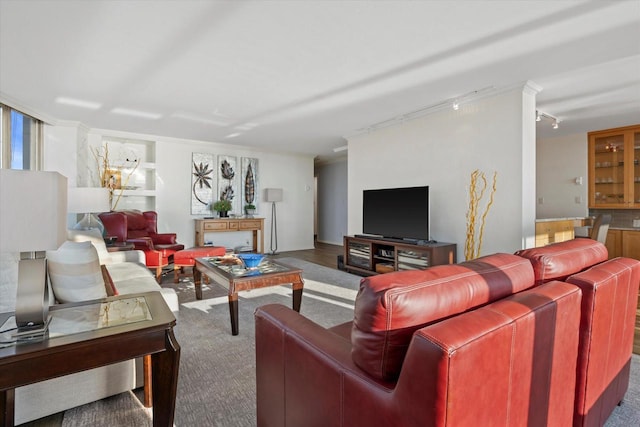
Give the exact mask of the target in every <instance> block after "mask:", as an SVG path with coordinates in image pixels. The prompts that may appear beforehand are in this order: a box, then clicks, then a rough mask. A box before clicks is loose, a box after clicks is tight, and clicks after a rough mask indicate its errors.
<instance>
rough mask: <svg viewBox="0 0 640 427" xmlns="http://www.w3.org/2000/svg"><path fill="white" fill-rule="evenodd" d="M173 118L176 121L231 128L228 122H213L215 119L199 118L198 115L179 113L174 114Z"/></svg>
mask: <svg viewBox="0 0 640 427" xmlns="http://www.w3.org/2000/svg"><path fill="white" fill-rule="evenodd" d="M171 117H175V118H176V119H183V120H190V121H192V122H198V123H206V124H209V125H214V126H220V127H226V126H229V123H228V122H226V121H222V120H213V119H210V118H207V117H202V116H198V115H197V114H192V113H185V112H177V113H173V114H172V115H171Z"/></svg>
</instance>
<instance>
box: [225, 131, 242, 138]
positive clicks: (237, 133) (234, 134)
mask: <svg viewBox="0 0 640 427" xmlns="http://www.w3.org/2000/svg"><path fill="white" fill-rule="evenodd" d="M240 135H242V133H240V132H235V133H230V134H229V135H227V136H225V138H235V137H236V136H240Z"/></svg>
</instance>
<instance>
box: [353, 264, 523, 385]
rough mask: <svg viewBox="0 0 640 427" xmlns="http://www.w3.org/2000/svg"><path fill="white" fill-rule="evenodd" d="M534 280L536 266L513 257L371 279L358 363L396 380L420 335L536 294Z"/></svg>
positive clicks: (357, 326)
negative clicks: (460, 316)
mask: <svg viewBox="0 0 640 427" xmlns="http://www.w3.org/2000/svg"><path fill="white" fill-rule="evenodd" d="M533 278H534V276H533V268H532V267H531V263H530V262H529V261H528V260H526V259H524V258H521V257H518V256H515V255H510V254H495V255H489V256H486V257H481V258H478V259H475V260H473V261H468V262H464V263H461V264H457V265H441V266H436V267H431V268H428V269H426V270H414V271H402V272H395V273H388V274H382V275H379V276H373V277H368V278H365V279H363V280H362V282H361V283H360V290H359V291H358V295H357V297H356V301H355V313H354V321H353V328H352V330H351V341H352V345H353V347H352V357H353V361H354V363H356V365H358V366H359V367H360V368H361V369H363V370H364V371H366V372H367V373H368V374H370V375H371V376H373V377H375V378H377V379H383V380H394V379H396V378H397V376H398V374H399V373H400V369H401V367H402V362H403V360H404V357H405V354H406V351H407V347H408V345H409V342H410V340H411V337H412V335H413V333H414V332H415V331H416V330H417V329H420V328H422V327H424V326H426V325H428V324H431V323H433V322H436V321H439V320H441V319H444V318H447V317H450V316H453V315H455V314H458V313H462V312H464V311H467V310H469V309H472V308H475V307H478V306H481V305H485V304H487V303H490V302H492V301H495V300H497V299H500V298H503V297H505V296H507V295H511V294H513V293H516V292H519V291H522V290H524V289H527V288H530V287H532V286H533V284H534V281H533Z"/></svg>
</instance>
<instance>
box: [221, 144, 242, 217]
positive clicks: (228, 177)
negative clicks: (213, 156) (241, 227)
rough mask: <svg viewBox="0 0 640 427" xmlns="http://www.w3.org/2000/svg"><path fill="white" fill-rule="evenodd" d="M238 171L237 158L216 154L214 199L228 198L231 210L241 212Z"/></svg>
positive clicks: (235, 212)
mask: <svg viewBox="0 0 640 427" xmlns="http://www.w3.org/2000/svg"><path fill="white" fill-rule="evenodd" d="M239 184H240V173H238V158H237V157H235V156H225V155H220V156H218V197H217V199H216V200H229V201H230V202H231V212H232V213H234V214H241V213H242V205H241V203H240V199H241V197H240V196H239V195H238V191H239V188H240V185H239Z"/></svg>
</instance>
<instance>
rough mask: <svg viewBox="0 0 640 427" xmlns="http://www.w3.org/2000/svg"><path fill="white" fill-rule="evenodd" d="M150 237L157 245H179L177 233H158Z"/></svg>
mask: <svg viewBox="0 0 640 427" xmlns="http://www.w3.org/2000/svg"><path fill="white" fill-rule="evenodd" d="M150 237H151V240H153V243H154V244H156V245H172V244H174V243H177V241H176V233H157V234H151V235H150Z"/></svg>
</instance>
